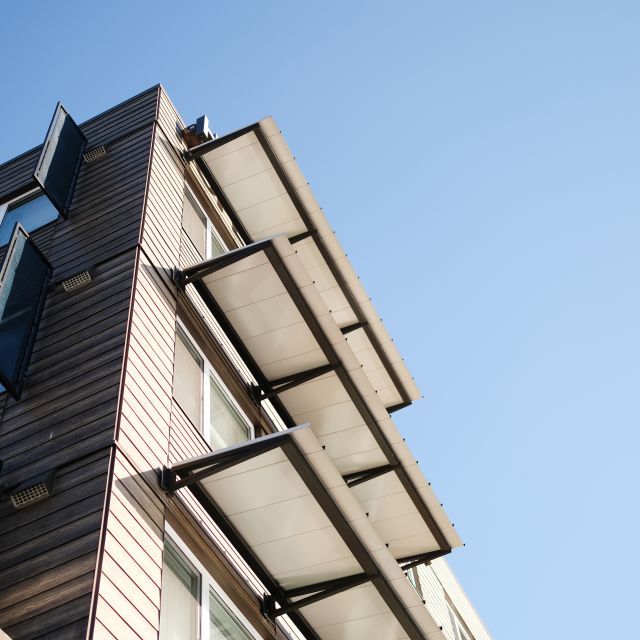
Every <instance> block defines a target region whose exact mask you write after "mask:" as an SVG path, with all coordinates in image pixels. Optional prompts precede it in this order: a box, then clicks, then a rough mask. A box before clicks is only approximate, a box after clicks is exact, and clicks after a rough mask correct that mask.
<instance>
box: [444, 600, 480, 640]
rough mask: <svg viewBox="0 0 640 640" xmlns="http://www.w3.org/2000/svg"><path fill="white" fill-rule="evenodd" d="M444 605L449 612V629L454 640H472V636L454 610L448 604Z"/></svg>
mask: <svg viewBox="0 0 640 640" xmlns="http://www.w3.org/2000/svg"><path fill="white" fill-rule="evenodd" d="M446 605H447V610H448V611H449V618H450V619H451V627H452V629H453V635H454V637H455V640H474V636H473V634H472V633H471V632H470V631H469V630H468V628H467V625H466V624H464V623H463V622H462V619H461V617H460V616H459V615H458V614H457V613H456V611H454V608H453V607H452V606H451V605H450V604H449V602H447V603H446Z"/></svg>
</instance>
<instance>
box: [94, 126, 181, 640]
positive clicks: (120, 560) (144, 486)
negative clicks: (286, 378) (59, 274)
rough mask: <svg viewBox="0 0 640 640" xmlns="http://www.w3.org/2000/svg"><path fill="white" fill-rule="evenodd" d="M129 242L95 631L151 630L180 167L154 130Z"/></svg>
mask: <svg viewBox="0 0 640 640" xmlns="http://www.w3.org/2000/svg"><path fill="white" fill-rule="evenodd" d="M154 139H155V140H154V147H153V154H152V159H151V166H150V172H149V178H148V188H147V194H146V200H145V211H144V216H143V224H142V227H141V231H140V235H139V246H138V249H137V261H136V276H135V285H134V292H133V301H132V307H131V315H130V325H129V336H128V345H127V351H126V364H125V371H124V377H123V385H122V396H121V408H120V415H119V417H118V421H119V422H118V428H117V442H118V446H117V452H116V462H115V468H114V475H113V479H112V485H111V501H110V504H109V513H108V518H107V520H106V538H105V544H104V555H103V560H102V567H101V574H100V577H99V583H98V592H97V600H96V610H95V626H94V637H95V638H112V637H116V638H141V639H143V640H146V639H153V640H156V639H157V637H158V630H159V620H160V587H161V573H162V552H163V544H164V513H165V497H164V494H163V492H162V491H161V490H160V487H159V483H158V475H157V470H158V468H160V467H162V466H163V465H164V464H166V463H167V460H168V454H169V429H170V423H171V397H172V388H173V351H174V342H175V322H176V290H175V286H174V284H173V281H172V279H171V269H172V268H173V267H174V266H176V265H177V263H178V257H179V240H180V224H181V217H182V189H183V187H182V184H183V175H182V164H181V161H180V160H179V158H178V157H177V155H176V153H175V151H174V150H173V148H172V147H171V145H170V144H169V142H168V139H167V136H166V135H165V133H164V132H163V131H162V130H161V129H160V128H159V127H157V126H156V127H155V128H154Z"/></svg>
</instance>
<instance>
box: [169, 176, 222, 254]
mask: <svg viewBox="0 0 640 640" xmlns="http://www.w3.org/2000/svg"><path fill="white" fill-rule="evenodd" d="M184 197H185V198H189V199H190V200H191V201H192V203H193V204H194V205H195V208H196V213H198V214H200V216H201V217H202V218H204V222H205V244H204V247H205V249H204V250H205V253H206V255H204V256H202V259H203V260H210V259H211V258H213V257H215V256H214V255H213V253H212V248H213V241H212V237H213V236H215V239H216V242H218V244H219V245H220V246H221V247H222V249H223V251H222V253H227V252H228V251H230V249H229V247H228V246H227V243H226V242H225V241H224V239H223V238H222V236H221V235H220V232H219V231H218V229H217V228H216V225H215V224H213V220H212V219H211V216H210V215H209V214H208V213H207V210H206V208H205V207H204V206H203V204H202V202H201V201H200V198H199V197H198V195H197V194H196V192H195V191H194V190H193V189H192V188H191V186H190V185H189V183H188V182H185V183H184ZM183 209H184V205H183ZM183 220H184V213H183ZM183 220H181V221H180V226H181V228H182V229H183V230H184V231H185V236H186V237H187V239H188V240H189V242H190V243H191V246H192V247H193V248H194V249H195V250H196V251H198V249H197V247H196V246H195V244H194V242H193V240H192V239H191V238H190V237H189V234H188V233H187V232H186V229H185V228H184V226H182V222H183Z"/></svg>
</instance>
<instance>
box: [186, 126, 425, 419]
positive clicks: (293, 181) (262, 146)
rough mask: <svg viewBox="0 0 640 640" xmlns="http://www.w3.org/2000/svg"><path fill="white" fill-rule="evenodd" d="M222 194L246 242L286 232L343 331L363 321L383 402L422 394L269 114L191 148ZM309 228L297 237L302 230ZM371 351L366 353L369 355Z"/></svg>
mask: <svg viewBox="0 0 640 640" xmlns="http://www.w3.org/2000/svg"><path fill="white" fill-rule="evenodd" d="M190 154H191V157H193V158H200V159H201V161H202V162H203V163H204V165H205V166H206V168H207V169H208V171H209V172H210V174H211V175H212V176H213V179H214V180H215V181H216V183H217V184H218V186H219V187H220V188H221V189H222V191H223V192H224V196H225V198H226V199H227V201H228V204H229V206H230V207H231V208H232V211H230V212H229V213H230V215H231V216H232V217H235V218H236V222H237V223H238V224H239V225H240V226H241V227H242V229H243V230H244V232H245V234H246V235H247V236H248V238H249V239H250V240H251V241H259V240H263V239H265V238H269V237H272V236H274V235H279V234H284V235H286V236H287V237H289V238H291V239H292V242H295V247H296V250H297V252H298V257H299V258H300V260H301V261H302V263H303V264H304V266H305V267H306V269H307V271H308V273H309V275H310V276H311V279H312V281H313V284H314V286H315V287H316V289H317V290H318V292H319V294H320V296H321V297H322V299H323V301H324V303H325V305H326V306H327V308H328V309H329V310H330V312H331V314H332V316H333V320H334V321H335V322H336V324H337V325H338V327H339V328H341V329H344V328H347V327H350V326H353V325H354V324H358V323H363V322H364V323H365V325H366V327H365V329H363V335H364V336H365V338H366V340H367V342H368V343H369V345H368V347H364V348H362V349H358V350H357V351H356V355H357V356H358V357H359V356H360V355H362V358H363V359H362V360H361V361H360V364H362V369H363V371H364V372H365V374H366V375H367V376H369V378H370V381H371V383H372V384H373V387H374V389H375V390H376V391H377V393H378V394H379V398H380V401H381V402H382V403H383V404H384V406H385V407H388V408H390V407H396V406H402V405H404V404H407V403H409V402H411V401H412V400H416V399H417V398H419V397H420V392H419V390H418V388H417V387H416V385H415V382H414V381H413V379H412V377H411V375H410V374H409V372H408V371H407V369H406V366H405V365H404V363H403V361H402V359H401V357H400V356H399V354H398V352H397V349H396V348H395V345H393V343H392V341H391V339H390V337H389V335H388V334H387V332H386V330H385V329H384V325H383V324H382V321H381V320H380V318H379V317H378V314H377V313H376V311H375V309H374V308H373V306H372V305H371V303H370V299H369V296H368V294H367V292H366V291H365V289H364V288H363V286H362V284H361V283H360V281H359V279H358V277H357V275H356V273H355V271H354V269H353V267H352V266H351V264H350V262H349V260H348V258H347V257H346V254H345V253H344V251H343V249H342V247H341V246H340V243H339V242H338V240H337V239H336V237H335V234H334V232H333V230H332V229H331V227H330V225H329V224H328V222H327V220H326V218H325V216H324V213H323V212H322V211H321V209H320V206H319V205H318V203H317V201H316V199H315V197H314V196H313V193H312V191H311V189H310V187H309V185H308V183H307V181H306V179H305V177H304V175H303V174H302V172H301V170H300V168H299V166H298V164H297V162H296V160H295V158H294V157H293V155H292V154H291V151H290V150H289V147H288V145H287V143H286V141H285V139H284V137H283V135H282V134H281V132H280V131H279V130H278V127H277V126H276V124H275V122H274V121H273V119H271V118H266V119H264V120H261V121H260V122H259V123H256V124H255V125H251V126H250V127H247V128H245V129H243V130H241V131H238V132H235V133H233V134H229V135H228V136H224V137H222V138H218V139H215V140H212V141H210V142H207V143H204V144H203V145H200V146H199V147H196V148H194V149H192V150H191V151H190ZM309 232H311V234H312V235H311V236H310V237H307V238H306V239H303V237H302V235H301V234H307V233H309ZM368 351H371V352H372V353H368Z"/></svg>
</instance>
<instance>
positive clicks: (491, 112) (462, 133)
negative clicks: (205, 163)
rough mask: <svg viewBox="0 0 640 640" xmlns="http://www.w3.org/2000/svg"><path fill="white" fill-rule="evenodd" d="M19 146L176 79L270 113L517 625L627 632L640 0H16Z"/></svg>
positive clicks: (569, 632) (221, 121)
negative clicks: (373, 311)
mask: <svg viewBox="0 0 640 640" xmlns="http://www.w3.org/2000/svg"><path fill="white" fill-rule="evenodd" d="M2 22H3V25H4V27H5V29H4V30H3V31H4V33H3V35H2V38H0V53H1V54H2V60H3V63H2V80H3V82H2V84H3V91H2V100H0V122H2V123H3V124H2V135H1V136H0V161H3V160H5V159H8V158H10V157H12V156H14V155H16V154H18V153H20V152H22V151H24V150H25V149H27V148H30V147H32V146H34V145H36V144H38V143H39V142H41V140H42V138H43V137H44V134H45V131H46V128H47V126H48V123H49V119H50V117H51V114H52V112H53V108H54V106H55V103H56V101H57V100H59V99H60V100H62V101H63V103H64V104H65V106H66V107H67V108H68V109H69V111H70V112H71V114H72V115H73V116H74V117H75V118H76V120H78V121H82V120H84V119H86V118H88V117H91V116H93V115H95V114H96V113H98V112H100V111H102V110H104V109H106V108H108V107H110V106H112V105H113V104H115V103H116V102H119V101H121V100H123V99H125V98H127V97H129V96H130V95H133V94H134V93H137V92H139V91H141V90H143V89H144V88H146V87H148V86H150V85H152V84H155V83H156V82H162V83H163V84H164V85H165V86H166V88H167V90H168V91H169V93H170V95H171V96H172V99H173V100H174V102H175V104H176V105H177V107H178V109H179V111H180V112H181V113H182V114H183V116H184V118H185V119H186V120H187V121H189V122H191V121H194V119H195V118H196V117H197V116H199V115H200V114H202V113H207V114H208V115H209V117H210V120H211V123H212V126H213V129H214V130H216V131H217V132H218V133H225V132H228V131H231V130H233V129H235V128H238V127H240V126H243V125H245V124H248V123H250V122H253V121H255V120H256V119H258V118H260V117H263V116H265V115H269V114H271V115H273V116H274V117H275V118H276V120H277V122H278V124H279V125H280V127H281V128H282V129H283V131H284V132H285V135H286V136H287V139H288V141H289V144H290V146H291V147H292V149H293V151H294V153H295V154H296V156H297V159H298V161H299V163H300V165H301V166H302V168H303V170H304V172H305V174H306V175H307V178H308V179H309V180H310V182H311V184H312V186H313V187H314V190H315V193H316V196H317V198H318V200H319V201H320V203H321V205H322V206H323V207H324V210H325V212H326V214H327V216H328V217H329V219H330V221H331V223H332V224H333V226H334V228H335V229H336V231H337V233H338V235H339V237H340V239H341V241H342V243H343V245H344V246H345V248H346V249H347V251H348V253H349V257H350V258H351V259H352V262H353V263H354V265H355V267H356V269H357V270H358V272H359V273H360V276H361V278H362V280H363V282H364V283H365V285H366V286H367V288H368V289H369V292H370V294H371V296H372V297H373V300H374V303H375V304H376V305H377V308H378V310H379V311H380V314H381V316H382V317H383V319H384V320H385V323H386V325H387V328H388V329H389V331H390V333H391V334H392V335H393V336H394V337H395V339H396V342H397V343H398V345H399V347H400V349H401V351H402V352H403V354H404V355H405V358H406V360H407V363H408V365H409V367H410V369H411V370H412V372H413V373H414V375H415V377H416V379H417V381H418V383H419V385H420V387H421V388H422V390H423V392H424V394H425V399H424V400H422V401H420V402H419V403H416V404H415V405H414V406H413V407H411V408H409V409H406V410H405V411H403V412H400V413H399V414H396V416H397V423H398V425H399V426H400V428H401V429H402V430H403V431H404V432H406V434H407V440H408V441H409V443H410V445H411V446H412V448H413V449H414V451H415V452H416V456H417V457H418V458H419V460H420V463H421V465H422V466H423V470H424V471H425V474H426V475H427V477H428V478H429V479H430V480H431V481H432V483H433V486H434V487H435V489H436V490H437V492H438V494H439V496H440V497H441V499H442V500H443V502H444V503H445V507H446V508H447V509H448V512H449V514H450V516H451V518H452V520H453V521H454V522H455V523H456V526H457V528H458V529H459V531H460V533H461V535H462V536H463V538H464V540H465V541H466V543H467V546H466V548H465V549H463V550H459V551H457V552H454V554H452V556H451V563H452V565H453V567H454V569H455V571H456V572H457V574H458V576H459V578H460V580H461V582H462V583H463V585H464V586H465V588H466V590H467V592H468V593H469V595H470V596H471V598H472V600H473V602H474V603H475V605H476V607H477V609H478V610H479V612H480V614H481V616H482V617H483V618H484V619H485V621H486V623H487V625H488V627H489V629H490V631H491V632H492V633H493V635H494V637H495V639H496V640H512V639H514V638H519V639H520V640H529V639H534V638H535V639H536V640H537V639H538V638H539V637H540V636H544V637H545V638H547V639H549V640H555V639H563V640H565V639H566V638H582V639H590V638H593V639H596V638H597V639H600V638H603V637H606V638H614V637H630V634H633V631H632V629H633V628H634V627H635V626H637V625H635V624H632V625H630V624H629V619H630V618H631V617H632V616H633V611H634V610H635V608H636V595H637V581H636V576H637V574H638V573H639V572H640V560H639V557H638V552H637V539H638V537H639V534H640V531H639V529H640V518H639V515H638V499H637V488H638V467H639V464H638V457H639V456H638V449H639V444H640V442H639V439H640V438H639V436H638V427H639V426H640V425H639V414H640V411H639V404H640V400H639V399H640V394H639V393H638V390H639V387H640V338H639V327H640V303H639V296H638V276H639V275H640V268H639V267H640V257H639V253H638V240H639V238H640V216H639V212H638V204H639V195H640V193H639V191H640V188H639V184H640V182H639V180H638V170H639V168H640V118H639V116H640V90H639V89H638V86H639V83H638V80H639V77H638V76H639V69H640V39H639V38H638V33H639V30H640V5H639V4H638V3H637V2H631V1H629V2H624V1H620V0H609V1H607V2H604V1H602V2H593V1H589V0H582V1H580V2H578V1H577V0H576V1H573V2H572V1H568V0H556V1H555V2H550V1H548V0H536V1H533V0H530V1H528V2H518V1H513V0H512V1H511V2H506V1H504V2H496V1H491V0H488V1H487V2H484V3H481V2H471V1H467V2H454V1H452V2H441V1H440V2H437V1H435V0H432V1H427V0H425V1H423V2H396V3H382V2H359V1H354V2H328V1H325V2H322V3H320V2H307V3H302V2H277V1H274V2H257V1H256V2H206V3H204V2H191V3H189V4H186V5H184V6H183V7H180V5H179V4H178V3H165V2H160V1H158V0H156V1H155V2H135V3H133V2H127V3H125V2H120V1H115V2H101V3H98V2H83V3H79V2H78V3H71V2H61V3H45V2H24V3H11V5H8V4H5V6H4V7H3V9H2Z"/></svg>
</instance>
